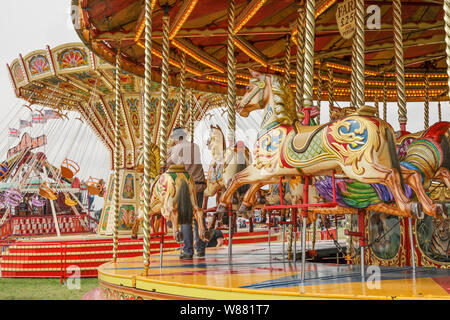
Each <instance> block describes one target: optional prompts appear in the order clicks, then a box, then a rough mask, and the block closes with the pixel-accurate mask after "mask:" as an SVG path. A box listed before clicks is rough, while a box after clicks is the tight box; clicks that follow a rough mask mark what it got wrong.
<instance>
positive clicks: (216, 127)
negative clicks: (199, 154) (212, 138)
mask: <svg viewBox="0 0 450 320" xmlns="http://www.w3.org/2000/svg"><path fill="white" fill-rule="evenodd" d="M211 129H217V130H219V132H220V134H221V135H222V144H223V150H225V149H226V148H227V145H226V142H225V135H224V134H223V131H222V129H221V128H220V127H219V126H215V125H211Z"/></svg>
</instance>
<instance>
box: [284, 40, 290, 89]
mask: <svg viewBox="0 0 450 320" xmlns="http://www.w3.org/2000/svg"><path fill="white" fill-rule="evenodd" d="M290 71H291V37H290V35H287V36H286V47H285V50H284V82H285V83H286V85H288V86H290V82H291V73H290Z"/></svg>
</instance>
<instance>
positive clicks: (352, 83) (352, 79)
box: [350, 37, 356, 107]
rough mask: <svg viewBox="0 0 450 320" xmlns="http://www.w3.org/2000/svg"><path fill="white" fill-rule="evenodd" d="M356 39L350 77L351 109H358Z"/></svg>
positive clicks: (353, 44) (353, 45) (353, 43)
mask: <svg viewBox="0 0 450 320" xmlns="http://www.w3.org/2000/svg"><path fill="white" fill-rule="evenodd" d="M355 39H356V37H353V41H352V60H351V65H352V71H351V75H350V107H356V88H355V87H356V41H355Z"/></svg>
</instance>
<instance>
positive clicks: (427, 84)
mask: <svg viewBox="0 0 450 320" xmlns="http://www.w3.org/2000/svg"><path fill="white" fill-rule="evenodd" d="M424 107H425V114H424V128H425V129H428V128H429V127H430V79H429V78H428V75H426V76H425V104H424Z"/></svg>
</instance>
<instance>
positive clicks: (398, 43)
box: [392, 0, 408, 131]
mask: <svg viewBox="0 0 450 320" xmlns="http://www.w3.org/2000/svg"><path fill="white" fill-rule="evenodd" d="M392 6H393V13H392V15H393V24H394V51H395V72H396V76H397V103H398V122H399V123H400V129H401V130H403V131H405V130H406V121H407V120H408V118H407V116H406V114H407V112H406V90H405V67H404V61H403V26H402V8H401V2H400V0H393V1H392Z"/></svg>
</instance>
